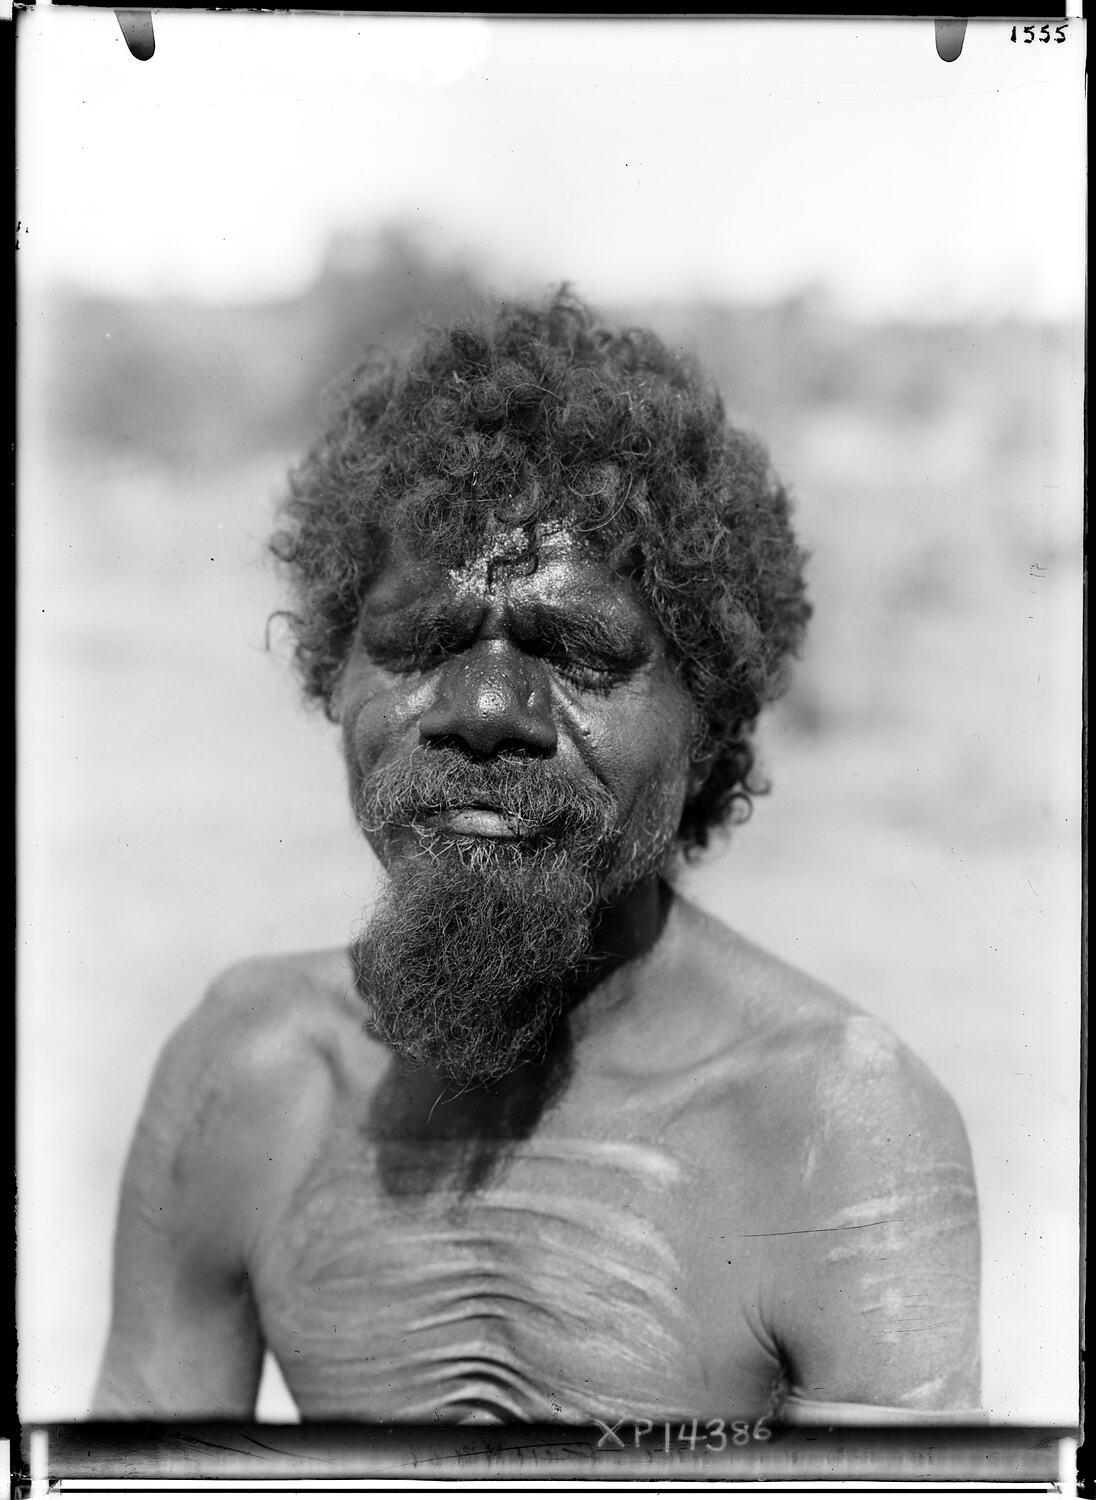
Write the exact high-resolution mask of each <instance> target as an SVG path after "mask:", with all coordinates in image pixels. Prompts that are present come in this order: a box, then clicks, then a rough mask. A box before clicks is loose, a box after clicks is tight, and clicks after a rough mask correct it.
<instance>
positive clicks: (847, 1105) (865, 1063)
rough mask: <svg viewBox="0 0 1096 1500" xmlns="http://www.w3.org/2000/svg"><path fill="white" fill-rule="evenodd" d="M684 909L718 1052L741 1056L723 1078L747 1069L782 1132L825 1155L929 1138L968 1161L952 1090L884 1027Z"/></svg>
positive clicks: (806, 977) (911, 1143) (713, 921)
mask: <svg viewBox="0 0 1096 1500" xmlns="http://www.w3.org/2000/svg"><path fill="white" fill-rule="evenodd" d="M683 916H684V918H685V921H686V923H687V924H688V926H689V927H690V928H691V929H692V931H691V936H692V938H693V942H692V944H691V951H692V953H694V954H696V955H703V958H702V959H698V960H697V961H698V962H702V963H703V965H704V968H705V969H706V970H707V971H709V972H708V977H707V979H706V981H705V987H706V988H708V989H709V990H710V995H711V998H710V1000H709V1004H708V1009H709V1012H710V1013H715V1012H717V1011H720V1012H722V1014H724V1015H725V1016H726V1018H727V1026H726V1031H727V1034H726V1036H725V1038H724V1039H723V1049H722V1050H725V1053H726V1055H727V1056H728V1057H729V1058H732V1057H734V1058H738V1059H740V1060H743V1059H748V1067H746V1068H745V1069H741V1068H735V1069H733V1070H732V1075H731V1076H734V1077H736V1078H737V1079H739V1080H740V1079H741V1077H742V1074H743V1072H745V1073H746V1074H747V1075H748V1077H749V1079H750V1081H751V1092H753V1093H756V1095H757V1099H756V1101H755V1102H756V1104H757V1106H758V1108H759V1109H762V1110H763V1111H764V1113H765V1114H766V1115H768V1116H770V1117H775V1118H776V1120H777V1122H778V1125H779V1128H780V1129H781V1130H784V1129H787V1128H788V1127H792V1128H796V1127H798V1128H799V1129H800V1130H801V1131H802V1132H803V1133H804V1134H805V1135H807V1136H809V1137H811V1138H812V1139H816V1140H825V1142H826V1144H827V1147H828V1149H829V1150H830V1152H831V1153H839V1152H840V1151H841V1150H843V1149H844V1150H849V1151H855V1150H858V1149H860V1148H861V1147H864V1146H870V1147H872V1148H873V1149H875V1150H883V1149H885V1148H887V1147H888V1146H893V1147H895V1148H897V1147H899V1146H900V1145H903V1144H904V1145H905V1146H907V1147H916V1146H921V1147H925V1146H927V1145H929V1144H933V1143H934V1144H936V1145H937V1146H940V1147H945V1146H947V1147H949V1148H950V1149H952V1150H954V1151H956V1152H958V1153H959V1154H960V1155H961V1156H962V1157H963V1159H964V1160H967V1159H968V1156H969V1153H968V1148H967V1141H966V1133H965V1130H964V1128H963V1124H962V1120H961V1118H960V1115H959V1111H958V1109H957V1107H956V1105H955V1103H954V1101H953V1099H952V1097H951V1095H950V1094H949V1093H948V1091H947V1090H946V1089H945V1087H944V1086H943V1084H942V1083H941V1082H940V1080H939V1079H938V1078H937V1077H936V1076H935V1074H934V1073H933V1072H932V1071H931V1069H930V1068H929V1067H928V1066H927V1065H926V1064H925V1063H924V1062H923V1061H922V1060H921V1058H919V1057H918V1056H917V1055H916V1053H915V1052H914V1051H913V1050H912V1049H911V1048H910V1047H909V1046H908V1045H907V1044H906V1043H905V1042H903V1041H902V1039H901V1038H900V1037H899V1036H898V1035H897V1033H896V1032H895V1031H894V1030H893V1028H892V1027H890V1026H889V1025H887V1023H886V1022H884V1021H883V1020H881V1019H879V1018H878V1017H876V1016H874V1015H872V1014H870V1013H869V1012H868V1011H866V1010H864V1009H863V1008H862V1007H860V1006H858V1005H855V1004H853V1002H852V1001H850V1000H848V999H846V998H845V997H844V996H842V995H840V994H838V993H837V992H836V991H835V990H833V989H831V988H830V987H829V986H827V985H825V984H823V983H821V982H820V981H818V980H816V979H813V978H812V977H811V976H810V975H808V974H806V973H804V972H803V971H802V970H800V969H798V968H796V967H795V966H793V965H791V964H789V963H787V962H785V961H784V960H782V959H779V958H777V957H776V956H775V955H773V954H771V953H768V952H767V951H766V950H764V949H763V948H760V947H759V946H757V945H756V944H754V943H751V942H750V941H749V940H747V939H745V938H743V937H741V936H740V935H739V934H737V933H734V932H733V931H731V930H730V929H729V928H727V927H725V926H724V925H723V924H722V923H720V922H718V921H717V920H716V919H715V918H712V917H709V916H708V915H707V914H706V913H703V912H700V911H698V910H697V909H696V908H692V909H691V911H689V912H687V913H683ZM713 1029H714V1028H713Z"/></svg>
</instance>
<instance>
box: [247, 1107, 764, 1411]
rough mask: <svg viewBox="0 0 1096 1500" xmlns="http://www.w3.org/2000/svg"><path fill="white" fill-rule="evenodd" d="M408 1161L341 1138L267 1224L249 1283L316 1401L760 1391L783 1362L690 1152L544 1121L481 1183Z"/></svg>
mask: <svg viewBox="0 0 1096 1500" xmlns="http://www.w3.org/2000/svg"><path fill="white" fill-rule="evenodd" d="M399 1165H400V1164H397V1166H399ZM404 1165H406V1164H404ZM415 1165H417V1168H418V1170H416V1171H406V1170H393V1164H392V1163H391V1162H390V1161H389V1162H386V1161H385V1160H383V1151H382V1152H378V1149H377V1148H376V1147H375V1146H373V1145H367V1144H363V1143H362V1142H361V1141H360V1140H357V1141H354V1140H351V1139H349V1138H347V1137H345V1136H343V1137H335V1138H334V1139H333V1140H332V1142H331V1143H330V1149H329V1150H328V1151H327V1152H325V1154H324V1158H323V1160H322V1162H320V1163H319V1164H317V1166H316V1167H315V1168H314V1169H312V1170H310V1171H309V1173H308V1174H307V1175H306V1176H305V1178H304V1180H303V1181H302V1182H301V1183H300V1185H299V1186H298V1188H297V1190H296V1192H295V1193H294V1195H293V1197H292V1199H291V1200H290V1201H289V1202H288V1204H287V1205H286V1207H285V1209H284V1211H283V1212H282V1213H281V1214H280V1215H279V1217H278V1218H277V1220H276V1221H275V1222H272V1223H271V1224H270V1225H269V1226H268V1230H267V1232H266V1233H265V1234H264V1236H263V1240H262V1244H261V1246H260V1249H259V1253H258V1254H257V1256H256V1259H255V1265H254V1269H253V1276H252V1280H253V1285H254V1287H255V1291H256V1296H257V1299H258V1303H259V1309H260V1316H261V1319H262V1324H263V1329H264V1333H265V1335H266V1338H267V1342H268V1344H269V1346H270V1347H271V1349H272V1350H273V1351H274V1353H275V1355H276V1357H277V1358H278V1361H279V1364H280V1365H281V1367H282V1370H283V1372H284V1374H285V1377H286V1381H287V1384H288V1385H289V1388H290V1390H291V1391H292V1393H293V1395H294V1397H295V1399H296V1401H297V1403H298V1405H299V1407H300V1409H301V1412H302V1415H304V1416H306V1417H336V1416H338V1417H347V1418H357V1419H363V1420H372V1421H383V1420H400V1421H448V1422H456V1421H467V1420H492V1419H494V1420H499V1421H559V1422H583V1421H590V1420H591V1419H592V1418H594V1417H600V1418H610V1419H612V1420H616V1419H619V1418H620V1417H623V1416H625V1415H629V1416H633V1415H634V1416H638V1417H648V1418H652V1419H655V1418H659V1417H670V1416H682V1415H687V1416H697V1417H700V1418H701V1419H707V1418H716V1417H722V1416H727V1415H729V1414H732V1413H753V1414H759V1413H760V1412H762V1411H763V1410H765V1408H766V1405H767V1403H768V1399H769V1394H770V1391H771V1387H772V1383H773V1380H774V1378H775V1377H776V1375H777V1373H778V1371H777V1362H776V1361H775V1359H774V1357H773V1355H772V1352H771V1351H769V1350H767V1349H766V1348H765V1346H764V1344H763V1343H762V1342H761V1341H759V1339H758V1337H757V1333H756V1323H755V1321H754V1320H753V1319H751V1317H750V1307H751V1304H752V1303H753V1302H754V1301H755V1300H756V1299H755V1295H754V1294H755V1290H756V1289H755V1287H754V1286H753V1281H752V1277H753V1274H754V1272H753V1269H752V1268H749V1267H743V1266H742V1265H741V1264H739V1265H738V1266H737V1268H736V1267H735V1266H734V1265H733V1257H730V1256H724V1255H723V1253H722V1247H721V1246H719V1245H716V1244H715V1243H713V1235H712V1230H711V1225H710V1222H709V1221H708V1219H707V1218H706V1215H705V1213H704V1211H703V1205H704V1203H705V1201H706V1198H707V1195H708V1187H709V1185H708V1184H706V1183H705V1182H704V1181H703V1174H702V1173H699V1172H698V1170H697V1168H696V1165H695V1163H693V1162H690V1160H689V1159H688V1157H687V1155H685V1154H682V1153H680V1152H675V1151H674V1150H673V1149H672V1148H667V1146H666V1144H665V1143H661V1142H659V1143H656V1142H652V1141H644V1140H642V1139H635V1138H631V1139H627V1138H626V1139H620V1140H604V1139H596V1140H595V1139H589V1138H584V1137H582V1136H579V1135H553V1136H546V1137H538V1138H536V1139H534V1140H529V1141H523V1142H520V1143H518V1144H517V1145H515V1146H512V1147H511V1149H510V1152H509V1155H508V1157H507V1158H506V1159H505V1160H503V1161H502V1162H501V1163H500V1164H499V1166H498V1168H497V1170H496V1171H495V1172H494V1173H493V1174H492V1176H491V1177H490V1179H489V1180H488V1182H487V1183H486V1184H485V1185H484V1186H482V1187H480V1188H475V1189H473V1190H471V1191H459V1190H458V1189H457V1188H455V1187H452V1186H447V1185H446V1184H445V1182H444V1180H443V1179H439V1180H437V1181H434V1182H431V1181H430V1177H431V1164H430V1163H429V1162H425V1163H423V1162H422V1161H419V1162H418V1163H417V1164H415ZM716 1238H718V1236H716ZM723 1267H725V1268H726V1270H725V1271H723V1274H720V1270H721V1269H722V1268H723Z"/></svg>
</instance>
